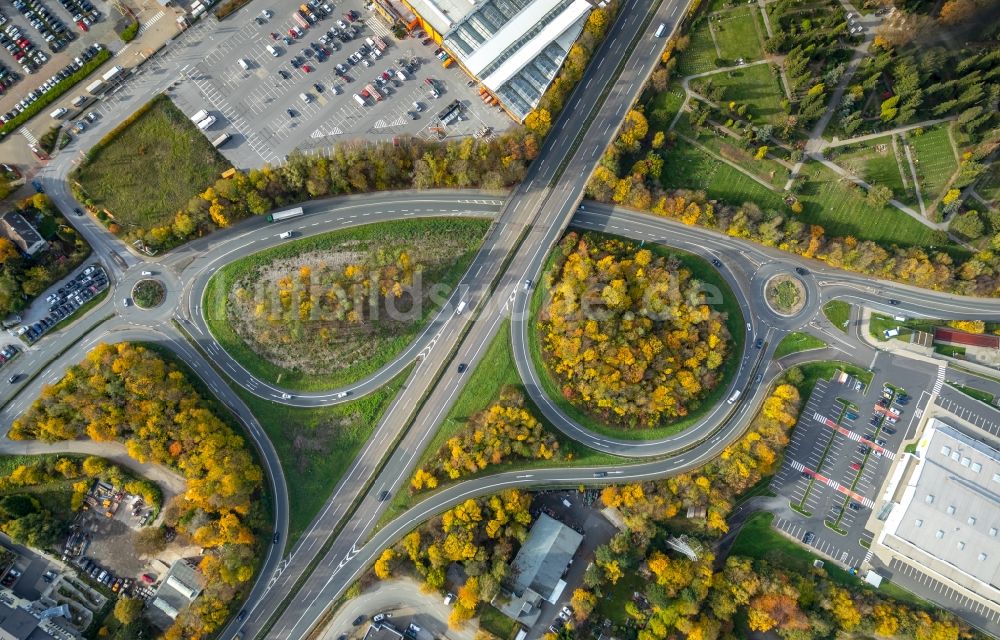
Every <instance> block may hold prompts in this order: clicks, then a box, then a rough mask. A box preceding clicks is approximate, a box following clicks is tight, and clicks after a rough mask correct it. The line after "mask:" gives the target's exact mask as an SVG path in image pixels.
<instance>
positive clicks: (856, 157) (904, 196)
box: [833, 136, 916, 204]
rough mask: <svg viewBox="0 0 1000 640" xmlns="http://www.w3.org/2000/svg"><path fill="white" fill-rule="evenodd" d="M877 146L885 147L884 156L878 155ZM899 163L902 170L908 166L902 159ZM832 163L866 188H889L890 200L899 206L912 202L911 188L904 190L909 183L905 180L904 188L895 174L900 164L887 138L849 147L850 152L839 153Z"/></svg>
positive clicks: (910, 180)
mask: <svg viewBox="0 0 1000 640" xmlns="http://www.w3.org/2000/svg"><path fill="white" fill-rule="evenodd" d="M880 145H885V147H883V148H884V149H885V152H884V153H883V152H881V151H879V146H880ZM900 160H902V161H903V164H902V166H903V167H904V168H905V167H907V166H908V165H907V164H906V160H905V158H900ZM833 161H834V162H836V163H837V164H839V165H840V166H842V167H844V168H845V169H847V170H848V171H851V172H852V173H854V174H855V175H856V176H858V177H859V178H861V179H862V180H864V181H865V182H867V183H868V184H879V185H883V186H886V187H889V188H890V189H892V194H893V196H894V197H895V198H896V199H897V200H899V201H900V202H905V203H908V204H912V203H914V202H916V198H915V196H914V195H913V190H912V188H910V189H907V188H906V185H911V187H912V184H913V180H912V179H911V178H909V177H907V180H906V184H905V185H904V183H903V178H902V177H901V176H900V174H899V171H900V163H899V162H898V161H897V158H896V154H895V153H894V152H893V148H892V138H891V136H884V137H882V138H876V139H874V140H868V141H867V142H861V143H858V144H857V145H851V149H850V150H847V151H839V152H838V153H837V155H836V157H835V158H834V159H833Z"/></svg>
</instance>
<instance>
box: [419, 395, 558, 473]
mask: <svg viewBox="0 0 1000 640" xmlns="http://www.w3.org/2000/svg"><path fill="white" fill-rule="evenodd" d="M563 457H564V456H563V455H562V452H561V451H560V450H559V440H558V439H557V438H556V436H555V435H554V434H552V433H549V432H548V431H547V430H546V429H545V427H544V426H543V425H542V423H541V422H539V420H538V419H537V418H536V417H535V416H534V415H533V414H532V413H531V411H530V410H529V409H528V408H527V407H526V406H525V401H524V395H522V394H521V392H520V391H519V390H518V389H517V388H515V387H512V386H507V387H504V388H503V389H502V390H501V391H500V397H499V398H498V399H497V401H496V402H494V403H493V404H491V405H490V406H488V407H487V408H485V409H483V410H482V411H480V412H479V413H476V414H475V415H473V416H471V417H470V418H469V420H468V422H467V423H466V425H465V426H464V427H463V428H462V430H461V431H459V432H458V433H457V434H455V435H454V436H452V437H451V438H448V441H447V442H445V443H444V444H443V445H441V448H440V449H438V450H437V451H436V452H435V453H434V454H433V456H432V457H431V459H430V460H429V461H428V463H427V464H426V465H424V466H423V467H421V468H419V469H417V471H416V472H415V473H414V475H413V478H412V479H411V480H410V488H411V490H412V491H413V492H419V491H422V490H424V489H434V488H435V487H437V486H438V483H439V482H440V481H441V480H457V479H459V478H462V477H464V476H468V475H472V474H475V473H479V472H480V471H482V470H484V469H486V468H488V467H490V466H493V465H498V464H503V463H505V462H509V461H511V460H518V459H519V460H562V459H563Z"/></svg>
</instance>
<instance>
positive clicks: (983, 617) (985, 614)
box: [878, 559, 1000, 635]
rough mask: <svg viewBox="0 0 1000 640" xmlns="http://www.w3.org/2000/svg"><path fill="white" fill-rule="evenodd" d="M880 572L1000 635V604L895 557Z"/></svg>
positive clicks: (905, 587) (902, 585) (981, 627)
mask: <svg viewBox="0 0 1000 640" xmlns="http://www.w3.org/2000/svg"><path fill="white" fill-rule="evenodd" d="M879 566H880V568H879V570H878V572H879V573H880V574H882V575H884V576H886V577H887V578H889V579H890V580H891V581H892V582H894V583H896V584H898V585H899V586H901V587H903V588H904V589H906V590H907V591H910V592H912V593H915V594H917V595H918V596H920V597H922V598H925V599H927V600H930V601H932V602H935V603H937V604H939V605H941V606H942V607H944V608H945V609H947V610H948V611H951V612H952V613H954V614H955V615H957V616H959V617H961V618H963V619H965V620H967V621H968V622H970V623H971V624H973V625H975V626H976V627H979V628H980V629H983V630H985V631H987V632H989V633H991V634H993V635H998V634H1000V607H994V608H991V607H987V606H986V605H984V604H982V603H981V602H976V601H975V600H971V599H969V598H967V597H965V596H964V595H962V594H961V593H958V592H957V591H955V590H954V589H952V588H951V587H948V586H947V585H944V584H942V583H940V582H938V581H937V580H935V579H934V578H931V577H930V576H928V575H926V574H924V573H923V572H921V571H920V570H918V569H916V568H914V567H911V566H909V565H906V564H903V563H902V562H900V561H899V560H896V559H893V560H892V561H891V562H889V566H888V567H885V566H881V565H879Z"/></svg>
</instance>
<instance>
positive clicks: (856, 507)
mask: <svg viewBox="0 0 1000 640" xmlns="http://www.w3.org/2000/svg"><path fill="white" fill-rule="evenodd" d="M847 506H848V507H850V508H851V511H861V505H860V504H858V503H857V502H852V503H851V504H849V505H847Z"/></svg>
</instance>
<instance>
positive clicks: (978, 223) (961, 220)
mask: <svg viewBox="0 0 1000 640" xmlns="http://www.w3.org/2000/svg"><path fill="white" fill-rule="evenodd" d="M949 228H950V229H951V230H952V231H953V232H954V233H957V234H959V235H960V236H962V237H964V238H968V239H969V240H976V239H978V238H981V237H982V236H983V232H984V231H985V230H986V227H985V225H984V224H983V220H982V218H980V217H979V212H977V211H966V212H965V213H960V214H959V215H957V216H955V217H954V218H952V221H951V225H950V227H949Z"/></svg>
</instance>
